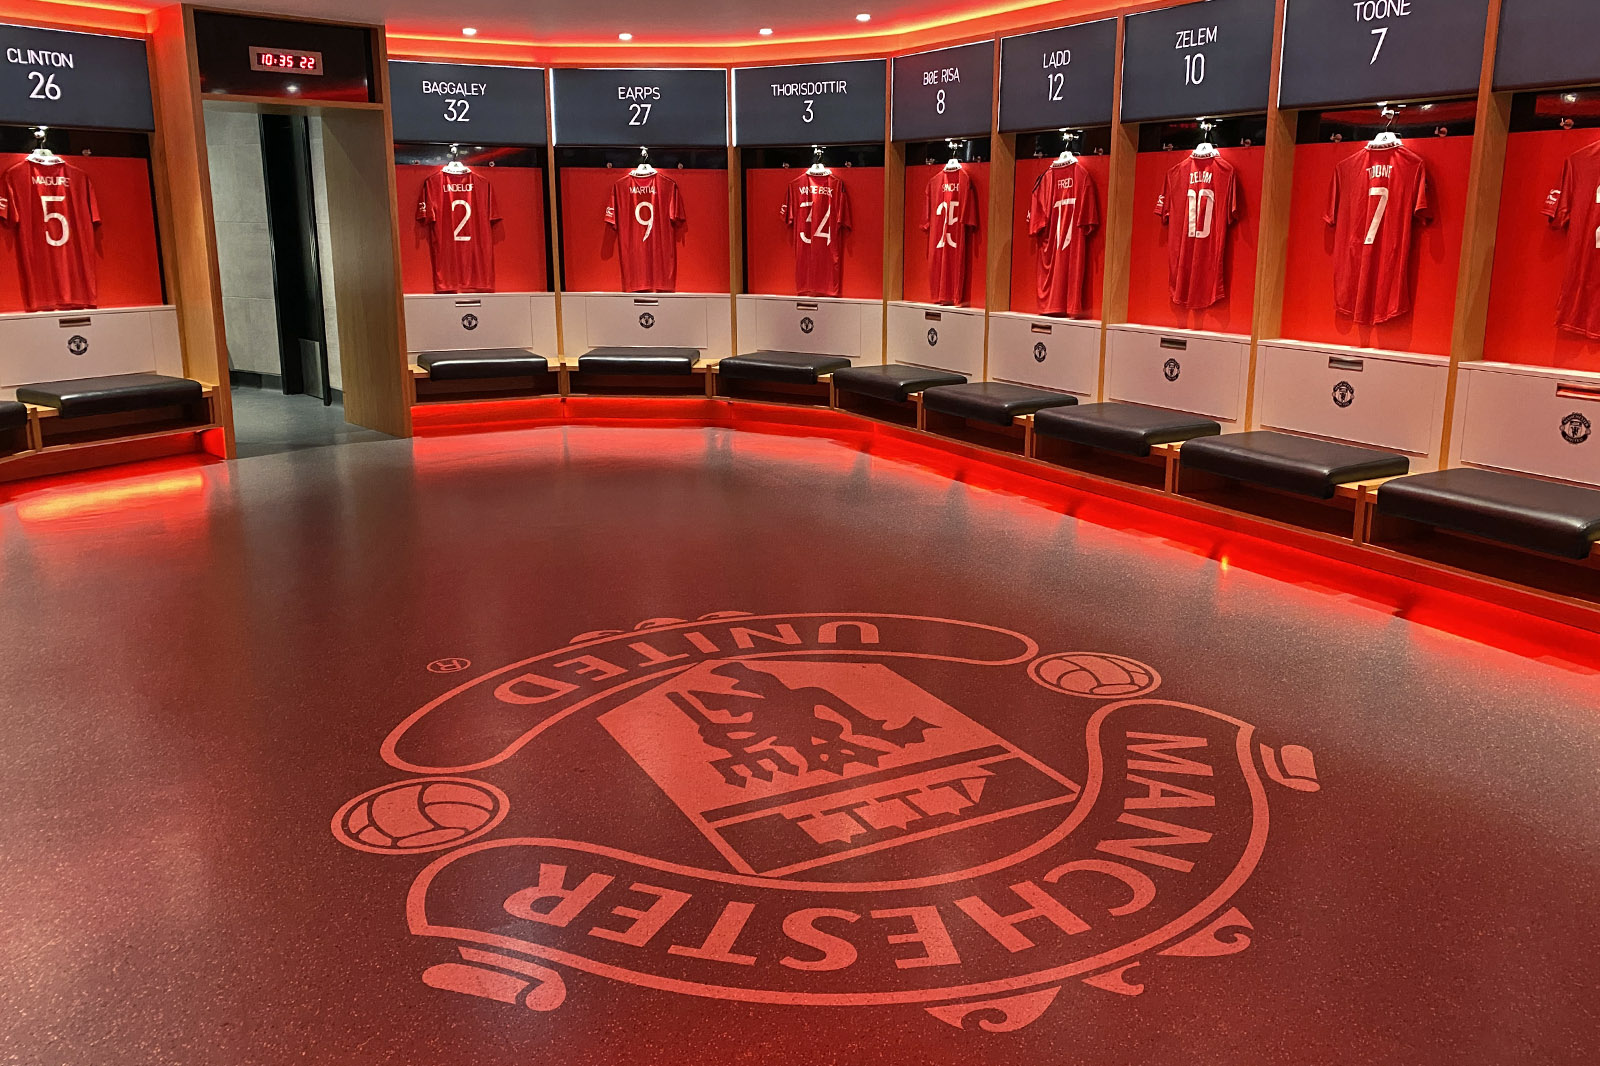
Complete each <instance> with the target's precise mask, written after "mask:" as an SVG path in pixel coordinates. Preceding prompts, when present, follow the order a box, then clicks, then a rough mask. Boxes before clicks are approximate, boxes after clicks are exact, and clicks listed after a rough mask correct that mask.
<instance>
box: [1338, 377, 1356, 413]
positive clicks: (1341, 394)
mask: <svg viewBox="0 0 1600 1066" xmlns="http://www.w3.org/2000/svg"><path fill="white" fill-rule="evenodd" d="M1355 402H1356V387H1355V386H1354V385H1352V384H1350V383H1349V382H1348V381H1341V382H1339V384H1337V385H1335V386H1334V387H1333V403H1334V406H1335V407H1341V408H1343V407H1349V406H1350V405H1351V404H1353V403H1355Z"/></svg>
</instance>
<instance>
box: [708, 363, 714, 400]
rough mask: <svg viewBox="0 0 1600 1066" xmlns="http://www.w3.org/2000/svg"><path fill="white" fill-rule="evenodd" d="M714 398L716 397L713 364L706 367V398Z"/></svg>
mask: <svg viewBox="0 0 1600 1066" xmlns="http://www.w3.org/2000/svg"><path fill="white" fill-rule="evenodd" d="M716 398H717V368H716V367H714V366H708V367H706V399H708V400H715V399H716Z"/></svg>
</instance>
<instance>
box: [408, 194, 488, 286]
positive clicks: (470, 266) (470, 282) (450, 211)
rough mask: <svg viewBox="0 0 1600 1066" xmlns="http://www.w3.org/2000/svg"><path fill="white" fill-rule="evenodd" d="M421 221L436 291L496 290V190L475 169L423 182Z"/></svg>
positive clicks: (419, 213)
mask: <svg viewBox="0 0 1600 1066" xmlns="http://www.w3.org/2000/svg"><path fill="white" fill-rule="evenodd" d="M417 220H418V221H420V222H425V223H427V224H428V246H429V248H430V249H431V250H432V252H433V291H434V292H493V291H494V224H495V223H496V222H499V221H500V209H499V207H497V206H496V204H495V198H494V189H493V188H491V187H490V185H489V181H488V179H487V178H485V177H484V176H483V175H482V174H479V173H478V172H477V171H475V170H468V171H467V172H466V173H464V174H451V173H450V172H449V171H445V170H441V171H438V172H437V173H434V174H430V175H428V180H427V181H424V182H423V183H422V197H421V199H420V201H419V202H418V203H417Z"/></svg>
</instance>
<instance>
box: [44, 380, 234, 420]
mask: <svg viewBox="0 0 1600 1066" xmlns="http://www.w3.org/2000/svg"><path fill="white" fill-rule="evenodd" d="M204 398H205V392H204V390H203V389H202V388H201V386H200V383H199V382H198V381H190V380H189V379H188V378H174V377H167V376H166V375H165V374H113V375H111V376H109V377H100V378H74V379H73V380H70V381H38V382H34V383H32V384H29V385H18V386H17V399H18V400H20V401H22V402H23V403H31V404H33V405H34V406H36V407H50V408H54V409H55V411H56V413H57V414H58V415H59V416H60V417H61V418H88V417H91V416H94V415H118V414H134V413H137V412H140V411H153V410H157V409H159V408H163V407H177V406H188V405H198V404H199V403H200V402H201V401H202V400H203V399H204Z"/></svg>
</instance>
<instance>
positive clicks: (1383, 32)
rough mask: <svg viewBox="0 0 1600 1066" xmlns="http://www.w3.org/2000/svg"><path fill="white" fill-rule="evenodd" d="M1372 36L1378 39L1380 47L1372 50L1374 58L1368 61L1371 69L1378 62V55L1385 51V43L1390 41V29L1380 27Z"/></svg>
mask: <svg viewBox="0 0 1600 1066" xmlns="http://www.w3.org/2000/svg"><path fill="white" fill-rule="evenodd" d="M1372 35H1373V36H1374V37H1376V38H1377V39H1378V47H1376V48H1374V49H1373V50H1372V58H1371V59H1369V60H1367V66H1369V67H1370V66H1372V64H1374V63H1376V62H1377V61H1378V53H1379V52H1381V51H1383V42H1384V41H1386V40H1388V39H1389V27H1387V26H1379V27H1378V28H1377V29H1375V30H1373V31H1372Z"/></svg>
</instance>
